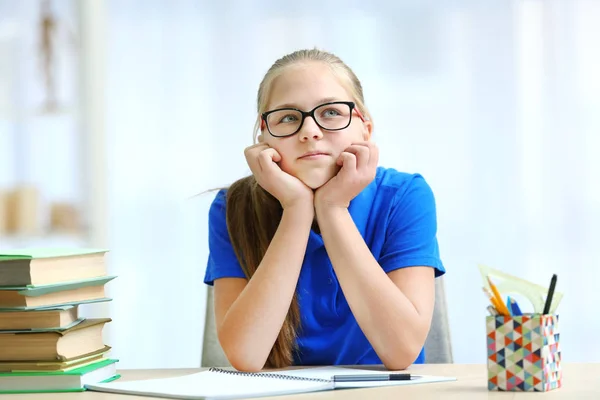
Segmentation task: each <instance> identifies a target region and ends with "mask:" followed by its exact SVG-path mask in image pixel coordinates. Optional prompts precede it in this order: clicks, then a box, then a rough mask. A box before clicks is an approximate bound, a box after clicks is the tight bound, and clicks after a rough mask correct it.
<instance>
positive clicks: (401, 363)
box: [381, 346, 422, 371]
mask: <svg viewBox="0 0 600 400" xmlns="http://www.w3.org/2000/svg"><path fill="white" fill-rule="evenodd" d="M421 350H422V347H418V346H411V348H409V349H406V348H405V349H403V350H402V351H401V352H397V353H390V354H387V355H386V356H385V357H382V358H381V361H382V363H383V365H384V367H385V368H386V369H388V370H390V371H402V370H405V369H407V368H408V367H410V366H411V365H412V364H413V363H414V362H415V360H416V359H417V358H418V357H419V354H420V353H421Z"/></svg>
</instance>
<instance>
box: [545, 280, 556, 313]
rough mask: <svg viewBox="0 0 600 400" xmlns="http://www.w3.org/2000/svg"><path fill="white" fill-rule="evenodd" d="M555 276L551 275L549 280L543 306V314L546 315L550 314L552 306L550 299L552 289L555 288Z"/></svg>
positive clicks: (552, 293) (552, 292) (552, 295)
mask: <svg viewBox="0 0 600 400" xmlns="http://www.w3.org/2000/svg"><path fill="white" fill-rule="evenodd" d="M556 279H557V276H556V274H554V275H552V279H551V280H550V289H548V296H546V304H544V314H543V315H547V314H548V313H549V312H550V306H551V305H552V297H554V288H555V287H556Z"/></svg>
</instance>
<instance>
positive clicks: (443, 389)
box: [0, 363, 600, 400]
mask: <svg viewBox="0 0 600 400" xmlns="http://www.w3.org/2000/svg"><path fill="white" fill-rule="evenodd" d="M563 368H564V369H563V387H562V388H560V389H558V390H553V391H550V392H546V393H523V392H495V391H494V392H490V391H488V390H487V372H486V368H485V366H484V365H479V364H472V365H461V364H437V365H436V364H430V365H418V366H412V367H411V368H410V369H409V370H410V371H411V372H413V373H420V374H427V375H442V376H455V377H457V378H458V380H457V381H454V382H444V383H431V384H421V385H411V386H396V387H393V386H388V387H379V388H369V389H346V390H333V391H325V392H315V393H306V394H295V395H290V396H275V397H267V398H265V399H270V400H283V399H286V400H305V399H310V400H334V399H344V400H365V399H369V400H370V399H390V400H392V399H393V400H399V399H402V400H406V399H419V400H427V399H436V400H437V399H457V400H458V399H460V400H470V399H489V398H497V399H526V398H527V399H529V400H531V399H533V398H536V399H543V400H548V399H577V400H579V399H596V400H597V399H600V364H573V363H571V364H569V363H566V364H563ZM198 371H199V369H164V370H151V369H147V370H122V371H120V373H121V374H122V378H121V379H122V380H136V379H150V378H167V377H172V376H180V375H185V374H191V373H194V372H198ZM33 399H35V400H140V399H146V400H148V399H152V398H150V397H139V396H130V395H118V394H110V393H100V392H90V391H87V392H81V393H55V394H30V395H28V394H20V395H2V396H0V400H33Z"/></svg>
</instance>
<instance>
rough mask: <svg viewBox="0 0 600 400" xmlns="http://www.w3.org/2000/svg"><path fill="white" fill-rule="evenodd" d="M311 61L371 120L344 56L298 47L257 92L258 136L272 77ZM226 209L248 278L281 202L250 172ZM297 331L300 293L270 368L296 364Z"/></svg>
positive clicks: (260, 256)
mask: <svg viewBox="0 0 600 400" xmlns="http://www.w3.org/2000/svg"><path fill="white" fill-rule="evenodd" d="M311 62H322V63H325V64H326V65H328V66H329V67H330V68H331V70H332V72H333V73H334V75H335V76H336V77H337V78H338V79H340V83H341V84H342V85H343V86H344V87H345V88H346V90H348V91H349V93H350V94H351V96H352V97H353V99H352V100H353V101H354V102H355V103H356V106H357V107H358V109H360V111H361V112H362V113H363V115H364V116H365V118H368V119H371V115H370V114H369V111H368V110H367V108H366V107H365V104H364V95H363V89H362V85H361V83H360V81H359V80H358V78H357V77H356V75H355V74H354V72H353V71H352V70H351V69H350V68H349V67H348V66H347V65H346V64H345V63H344V62H343V61H342V60H341V59H340V58H338V57H337V56H335V55H333V54H331V53H328V52H326V51H322V50H318V49H309V50H298V51H295V52H293V53H290V54H287V55H285V56H284V57H282V58H280V59H279V60H277V61H275V63H274V64H273V65H272V66H271V68H269V70H268V71H267V73H266V74H265V76H264V78H263V80H262V82H261V83H260V86H259V89H258V96H257V111H258V115H259V117H258V118H257V121H256V125H255V127H254V130H255V133H254V139H255V140H256V135H257V134H259V133H260V124H261V118H260V115H261V114H262V113H263V112H265V111H266V107H267V104H268V102H269V95H270V92H271V87H272V85H273V82H274V80H275V79H276V78H277V77H279V76H280V75H281V74H282V73H283V72H284V71H285V70H286V68H288V67H290V66H293V65H299V64H302V63H311ZM226 210H227V216H226V219H227V230H228V232H229V237H230V239H231V243H232V245H233V249H234V251H235V254H236V257H237V259H238V261H239V263H240V265H241V266H242V269H243V270H244V273H245V274H246V277H247V278H248V279H250V278H251V277H252V275H254V272H255V271H256V269H257V268H258V266H259V264H260V262H261V261H262V259H263V257H264V255H265V253H266V251H267V248H268V247H269V244H270V243H271V240H272V239H273V236H274V235H275V231H276V230H277V227H278V226H279V222H280V221H281V216H282V214H283V209H282V208H281V204H280V203H279V201H278V200H277V199H276V198H274V197H273V196H272V195H271V194H270V193H268V192H267V191H266V190H264V189H263V188H262V187H261V186H260V185H258V183H257V182H256V180H255V179H254V176H252V175H251V176H248V177H245V178H242V179H240V180H238V181H236V182H235V183H233V184H232V185H231V186H230V187H229V189H228V190H227V206H226ZM299 329H300V311H299V306H298V298H297V294H294V297H293V299H292V303H291V305H290V309H289V311H288V314H287V316H286V318H285V321H284V323H283V326H282V328H281V331H280V332H279V335H278V337H277V339H276V341H275V344H274V345H273V348H272V349H271V352H270V354H269V357H268V358H267V363H266V367H269V368H282V367H287V366H289V365H291V364H292V363H293V361H294V351H295V350H297V349H296V336H297V333H298V330H299Z"/></svg>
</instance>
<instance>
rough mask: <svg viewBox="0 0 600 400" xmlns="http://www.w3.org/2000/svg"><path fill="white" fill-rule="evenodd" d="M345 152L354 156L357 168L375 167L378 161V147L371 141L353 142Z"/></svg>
mask: <svg viewBox="0 0 600 400" xmlns="http://www.w3.org/2000/svg"><path fill="white" fill-rule="evenodd" d="M345 152H348V153H352V154H354V155H355V156H356V159H357V161H356V167H357V169H358V170H364V169H375V168H377V164H378V162H379V149H378V148H377V146H376V145H375V143H373V142H371V141H367V142H358V143H353V144H352V145H351V146H350V147H348V148H347V149H346V150H345Z"/></svg>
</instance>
